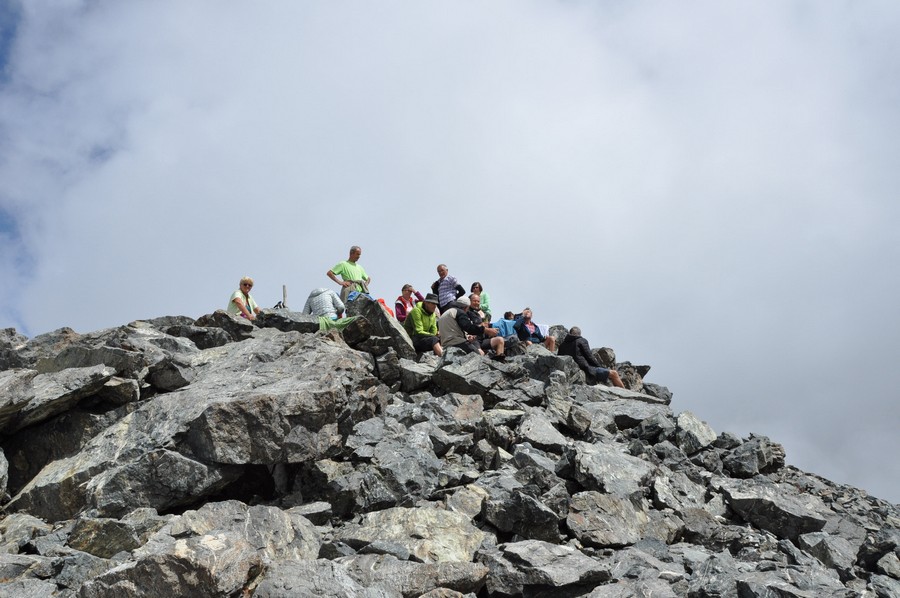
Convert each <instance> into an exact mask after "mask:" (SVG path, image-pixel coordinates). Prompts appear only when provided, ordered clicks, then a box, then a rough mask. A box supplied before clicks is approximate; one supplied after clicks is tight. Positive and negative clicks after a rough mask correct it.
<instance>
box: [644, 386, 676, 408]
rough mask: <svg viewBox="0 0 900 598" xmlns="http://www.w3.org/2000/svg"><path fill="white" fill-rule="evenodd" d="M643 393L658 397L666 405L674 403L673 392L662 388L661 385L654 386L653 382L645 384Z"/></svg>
mask: <svg viewBox="0 0 900 598" xmlns="http://www.w3.org/2000/svg"><path fill="white" fill-rule="evenodd" d="M643 391H644V392H645V393H647V394H648V395H650V396H651V397H656V398H657V399H660V400H661V401H662V402H663V403H664V404H666V405H669V404H671V403H672V391H671V390H669V389H668V388H666V387H665V386H660V385H659V384H653V383H652V382H644V388H643Z"/></svg>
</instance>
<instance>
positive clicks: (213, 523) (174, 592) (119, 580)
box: [80, 501, 319, 598]
mask: <svg viewBox="0 0 900 598" xmlns="http://www.w3.org/2000/svg"><path fill="white" fill-rule="evenodd" d="M318 551H319V540H318V534H317V532H316V530H315V528H314V527H313V526H312V524H311V523H309V522H308V521H306V520H305V519H304V518H303V517H302V516H300V515H294V514H291V512H290V511H282V510H281V509H277V508H274V507H263V506H254V507H248V506H247V505H244V504H242V503H240V502H238V501H227V502H223V503H210V504H208V505H206V506H204V507H202V508H201V509H199V510H197V511H187V512H185V513H184V514H183V515H182V516H181V517H176V518H174V519H172V520H171V521H170V522H169V523H167V524H166V525H165V526H163V528H162V529H160V530H159V531H158V532H156V533H155V534H153V536H151V537H150V539H149V540H148V541H147V543H146V544H144V545H143V546H141V547H140V548H138V549H137V550H135V551H134V552H133V553H132V554H133V557H132V558H133V560H129V561H127V562H126V563H124V564H122V565H120V566H118V567H115V568H113V569H111V570H109V571H108V572H106V573H104V574H103V575H100V576H98V577H97V578H95V579H93V580H91V581H89V582H87V583H85V584H84V585H83V586H82V589H81V594H80V595H81V596H83V597H84V598H94V597H98V598H99V597H106V596H109V597H112V596H120V595H122V594H125V593H127V595H130V596H147V597H148V598H149V597H151V596H153V597H156V596H186V595H191V596H210V597H213V596H227V595H233V594H236V593H239V592H240V591H242V590H243V589H244V588H246V587H247V586H248V585H249V583H250V582H251V581H253V580H254V579H255V578H256V577H257V576H258V575H259V573H260V572H261V571H262V569H263V567H264V564H265V563H266V562H267V561H271V560H277V559H285V558H291V559H295V560H303V559H312V558H315V556H316V555H317V554H318Z"/></svg>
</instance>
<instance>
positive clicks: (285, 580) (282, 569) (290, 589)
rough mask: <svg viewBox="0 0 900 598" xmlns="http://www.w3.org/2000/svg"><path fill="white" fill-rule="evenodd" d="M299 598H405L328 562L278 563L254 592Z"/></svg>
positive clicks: (266, 597) (258, 597) (258, 596)
mask: <svg viewBox="0 0 900 598" xmlns="http://www.w3.org/2000/svg"><path fill="white" fill-rule="evenodd" d="M297 596H328V597H329V598H330V597H334V598H403V594H401V593H400V591H398V590H396V589H394V588H384V587H365V586H364V585H363V584H361V583H359V582H358V581H356V580H355V579H353V577H351V576H350V573H349V571H348V570H347V567H346V566H345V565H343V564H342V563H339V562H335V561H327V560H324V559H318V560H315V561H285V560H282V561H276V562H274V563H272V564H271V565H269V567H267V568H266V570H265V572H264V573H263V575H262V580H261V581H259V585H257V586H256V589H255V591H254V592H253V598H295V597H297Z"/></svg>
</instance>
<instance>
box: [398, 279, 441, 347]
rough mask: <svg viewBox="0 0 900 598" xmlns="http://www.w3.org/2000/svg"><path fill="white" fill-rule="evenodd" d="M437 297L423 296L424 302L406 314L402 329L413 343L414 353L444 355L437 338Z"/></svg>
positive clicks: (431, 294)
mask: <svg viewBox="0 0 900 598" xmlns="http://www.w3.org/2000/svg"><path fill="white" fill-rule="evenodd" d="M437 303H438V297H437V295H435V294H434V293H428V294H427V295H425V300H424V301H420V302H419V303H416V305H415V306H414V307H413V308H412V309H411V310H410V312H409V314H407V316H406V319H405V320H404V321H403V327H404V328H405V329H406V333H407V334H409V338H410V339H411V340H412V342H413V347H415V349H416V353H424V352H426V351H428V350H429V349H430V350H431V351H434V354H435V355H437V356H440V355H442V354H443V353H444V350H443V348H442V347H441V341H440V339H439V338H438V327H437V315H436V314H435V313H434V312H435V310H437Z"/></svg>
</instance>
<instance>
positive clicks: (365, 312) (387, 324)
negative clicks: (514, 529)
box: [347, 295, 416, 359]
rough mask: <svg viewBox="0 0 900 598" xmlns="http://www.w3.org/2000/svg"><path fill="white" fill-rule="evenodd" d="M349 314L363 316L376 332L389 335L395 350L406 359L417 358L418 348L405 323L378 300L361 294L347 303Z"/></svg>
mask: <svg viewBox="0 0 900 598" xmlns="http://www.w3.org/2000/svg"><path fill="white" fill-rule="evenodd" d="M347 315H348V316H362V317H364V318H365V319H366V320H368V321H369V323H370V324H371V325H372V329H373V330H374V334H375V335H377V336H387V337H390V338H391V339H392V340H393V343H394V350H395V351H397V355H398V356H399V357H402V358H404V359H415V358H416V350H415V349H414V348H413V345H412V341H411V340H410V338H409V335H408V334H406V330H404V329H403V325H402V324H401V323H400V322H398V321H397V319H396V318H393V317H391V315H390V314H389V313H388V312H387V310H385V309H384V307H383V306H382V305H381V304H380V303H378V302H377V301H372V300H371V299H369V298H368V297H366V296H365V295H360V296H358V297H357V298H356V299H354V300H353V301H350V302H349V303H347Z"/></svg>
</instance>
